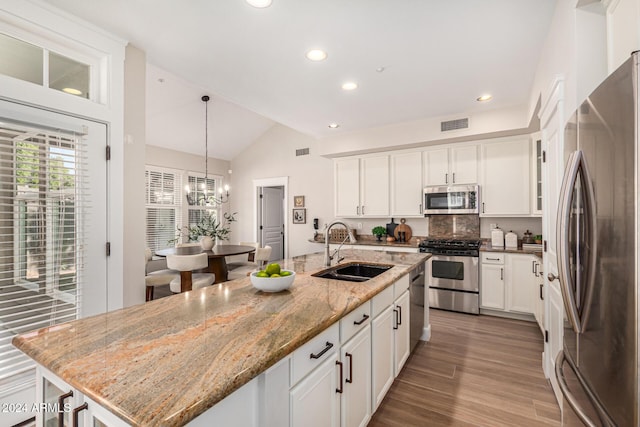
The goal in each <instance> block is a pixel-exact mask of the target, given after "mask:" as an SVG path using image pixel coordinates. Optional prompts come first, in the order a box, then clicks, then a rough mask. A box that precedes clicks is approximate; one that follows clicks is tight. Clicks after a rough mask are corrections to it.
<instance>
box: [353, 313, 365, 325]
mask: <svg viewBox="0 0 640 427" xmlns="http://www.w3.org/2000/svg"><path fill="white" fill-rule="evenodd" d="M368 318H369V315H368V314H363V315H362V320H360V321H358V322H356V321H355V320H354V321H353V324H354V325H362V324H363V323H364V322H365V320H367V319H368Z"/></svg>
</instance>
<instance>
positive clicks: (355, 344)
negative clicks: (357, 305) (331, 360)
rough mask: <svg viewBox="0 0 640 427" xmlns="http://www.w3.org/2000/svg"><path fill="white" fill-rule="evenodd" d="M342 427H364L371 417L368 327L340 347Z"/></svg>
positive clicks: (369, 339)
mask: <svg viewBox="0 0 640 427" xmlns="http://www.w3.org/2000/svg"><path fill="white" fill-rule="evenodd" d="M341 354H342V363H343V366H344V383H343V385H344V393H342V402H341V412H342V423H341V426H342V427H364V426H366V425H367V423H368V422H369V419H370V418H371V327H370V326H369V325H367V327H366V328H364V329H363V330H361V331H360V332H358V333H357V334H356V336H354V337H353V338H352V339H350V340H349V341H348V342H347V343H346V344H345V345H344V346H342V352H341Z"/></svg>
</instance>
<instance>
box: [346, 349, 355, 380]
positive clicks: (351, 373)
mask: <svg viewBox="0 0 640 427" xmlns="http://www.w3.org/2000/svg"><path fill="white" fill-rule="evenodd" d="M344 355H345V356H346V357H348V358H349V378H347V379H346V380H344V381H345V382H347V383H352V382H353V354H351V353H345V354H344Z"/></svg>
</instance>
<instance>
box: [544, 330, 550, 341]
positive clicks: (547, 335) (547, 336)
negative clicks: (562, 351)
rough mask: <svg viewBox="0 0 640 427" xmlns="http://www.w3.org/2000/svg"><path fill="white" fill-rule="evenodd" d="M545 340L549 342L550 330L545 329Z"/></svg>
mask: <svg viewBox="0 0 640 427" xmlns="http://www.w3.org/2000/svg"><path fill="white" fill-rule="evenodd" d="M544 342H549V331H546V330H545V331H544Z"/></svg>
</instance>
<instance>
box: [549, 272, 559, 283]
mask: <svg viewBox="0 0 640 427" xmlns="http://www.w3.org/2000/svg"><path fill="white" fill-rule="evenodd" d="M557 278H558V276H556V275H555V274H553V273H549V274H547V279H549V281H550V282H553V281H554V280H556V279H557Z"/></svg>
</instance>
